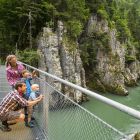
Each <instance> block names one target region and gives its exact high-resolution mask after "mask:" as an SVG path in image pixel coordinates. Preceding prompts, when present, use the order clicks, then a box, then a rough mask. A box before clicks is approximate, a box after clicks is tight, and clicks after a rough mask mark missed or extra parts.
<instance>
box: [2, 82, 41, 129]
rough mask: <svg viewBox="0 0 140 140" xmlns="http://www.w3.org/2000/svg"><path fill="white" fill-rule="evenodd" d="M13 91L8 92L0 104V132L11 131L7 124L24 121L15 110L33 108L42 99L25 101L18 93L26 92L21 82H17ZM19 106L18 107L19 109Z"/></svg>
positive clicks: (22, 115) (20, 114)
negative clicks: (0, 126)
mask: <svg viewBox="0 0 140 140" xmlns="http://www.w3.org/2000/svg"><path fill="white" fill-rule="evenodd" d="M15 89H16V90H15V91H11V92H9V93H8V94H7V95H6V96H5V97H4V98H3V100H2V102H1V103H0V121H2V125H3V126H2V131H11V128H10V127H9V124H8V122H9V121H13V120H15V121H16V122H19V121H23V120H24V117H25V116H24V114H23V113H22V112H21V111H20V110H17V107H18V109H21V108H23V107H25V106H33V105H35V104H37V103H38V102H40V101H41V100H42V99H43V95H40V96H39V97H38V98H36V100H34V101H27V100H26V99H24V98H23V97H22V96H20V95H19V93H20V94H21V93H24V92H25V91H26V84H25V83H23V82H17V83H16V85H15ZM19 106H20V107H19Z"/></svg>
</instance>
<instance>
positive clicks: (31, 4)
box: [0, 0, 140, 63]
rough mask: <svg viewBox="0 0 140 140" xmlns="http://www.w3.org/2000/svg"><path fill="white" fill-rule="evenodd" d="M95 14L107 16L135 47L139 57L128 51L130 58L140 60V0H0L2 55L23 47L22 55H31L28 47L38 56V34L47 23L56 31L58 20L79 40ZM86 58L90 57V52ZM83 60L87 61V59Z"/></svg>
mask: <svg viewBox="0 0 140 140" xmlns="http://www.w3.org/2000/svg"><path fill="white" fill-rule="evenodd" d="M29 13H31V17H30V16H29ZM93 14H94V15H97V16H98V18H99V19H104V20H107V21H108V23H109V27H110V28H112V29H113V28H115V29H116V30H117V38H118V40H119V41H120V42H121V43H122V44H124V45H125V47H126V48H127V49H131V46H134V47H135V48H136V50H137V55H136V58H135V56H133V55H129V53H128V54H126V56H125V57H126V61H127V62H131V61H134V60H135V59H138V60H140V57H139V56H140V55H139V53H140V34H139V31H140V1H139V0H20V1H19V0H12V1H11V0H0V17H1V18H0V54H1V59H3V58H4V57H5V55H7V54H9V53H15V51H16V49H18V51H19V52H20V51H22V55H23V56H26V55H27V56H28V54H27V51H26V50H28V52H29V53H30V54H31V53H33V54H34V55H32V56H35V57H36V53H35V51H36V49H37V46H36V37H37V36H38V34H39V33H40V32H41V30H42V28H43V27H46V26H48V27H51V28H52V29H53V30H54V31H55V29H56V23H57V21H58V20H62V21H63V22H64V25H65V26H66V28H67V31H68V32H67V36H69V38H71V40H76V41H78V39H79V37H80V35H81V34H82V32H83V31H84V27H85V25H86V23H87V20H88V18H89V17H90V16H91V15H93ZM30 18H31V23H30V20H29V19H30ZM30 24H32V26H31V27H30ZM23 29H24V30H23ZM30 33H31V34H30ZM30 37H32V45H31V43H30ZM30 57H31V55H30ZM87 59H89V60H91V58H90V56H89V57H88V58H87ZM83 61H84V62H83V63H87V62H88V60H86V59H84V60H83Z"/></svg>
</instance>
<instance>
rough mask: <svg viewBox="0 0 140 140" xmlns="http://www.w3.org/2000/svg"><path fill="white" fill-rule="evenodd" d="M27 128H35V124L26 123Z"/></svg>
mask: <svg viewBox="0 0 140 140" xmlns="http://www.w3.org/2000/svg"><path fill="white" fill-rule="evenodd" d="M25 126H26V127H30V128H33V127H34V124H33V123H32V122H29V123H25Z"/></svg>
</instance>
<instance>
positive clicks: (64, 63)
mask: <svg viewBox="0 0 140 140" xmlns="http://www.w3.org/2000/svg"><path fill="white" fill-rule="evenodd" d="M64 32H65V29H64V28H63V23H62V22H60V21H59V22H58V30H57V32H56V33H54V32H53V31H52V30H51V29H50V28H46V27H44V28H43V32H42V35H40V37H39V39H38V51H39V54H40V55H41V58H42V59H43V60H41V61H43V62H44V63H45V64H42V62H40V63H39V64H40V65H41V66H40V68H43V67H44V66H43V65H45V69H46V71H47V72H48V73H50V74H53V75H55V76H57V77H59V78H62V79H65V80H67V81H69V82H72V83H74V84H76V85H79V86H82V87H86V85H85V71H84V68H83V66H82V61H81V58H80V54H79V50H78V49H77V46H75V49H74V50H73V51H70V50H69V48H68V46H67V43H65V42H64V41H63V33H64ZM50 81H51V84H53V85H55V87H56V89H58V90H59V91H63V94H65V95H66V96H68V97H70V98H71V99H72V100H75V101H76V102H78V103H79V102H82V101H83V100H86V97H85V95H82V93H81V92H79V91H77V90H74V89H73V88H70V87H68V86H65V85H64V84H61V83H60V82H58V81H56V80H54V79H49V80H48V82H50Z"/></svg>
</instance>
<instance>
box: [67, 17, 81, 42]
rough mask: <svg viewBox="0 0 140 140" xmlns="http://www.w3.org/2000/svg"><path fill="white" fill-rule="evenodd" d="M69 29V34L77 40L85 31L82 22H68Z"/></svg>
mask: <svg viewBox="0 0 140 140" xmlns="http://www.w3.org/2000/svg"><path fill="white" fill-rule="evenodd" d="M67 29H68V34H69V35H70V36H71V37H72V38H74V39H75V38H77V37H78V36H79V35H80V34H81V31H82V29H83V26H82V24H81V22H80V21H78V20H71V21H68V22H67Z"/></svg>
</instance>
